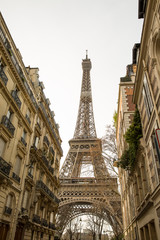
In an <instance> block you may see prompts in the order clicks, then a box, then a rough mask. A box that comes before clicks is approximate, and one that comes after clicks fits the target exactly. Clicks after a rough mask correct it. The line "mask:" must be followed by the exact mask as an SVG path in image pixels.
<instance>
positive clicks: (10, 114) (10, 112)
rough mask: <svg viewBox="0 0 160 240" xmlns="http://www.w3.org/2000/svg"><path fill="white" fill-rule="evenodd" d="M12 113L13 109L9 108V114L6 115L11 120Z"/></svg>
mask: <svg viewBox="0 0 160 240" xmlns="http://www.w3.org/2000/svg"><path fill="white" fill-rule="evenodd" d="M12 115H13V112H12V110H11V109H9V110H8V112H7V115H6V116H7V118H8V119H9V120H11V117H12Z"/></svg>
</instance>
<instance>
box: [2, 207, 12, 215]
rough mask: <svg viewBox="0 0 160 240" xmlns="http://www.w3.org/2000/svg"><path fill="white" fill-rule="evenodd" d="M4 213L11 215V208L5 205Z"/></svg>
mask: <svg viewBox="0 0 160 240" xmlns="http://www.w3.org/2000/svg"><path fill="white" fill-rule="evenodd" d="M4 213H5V214H7V215H11V213H12V208H10V207H7V206H5V209H4Z"/></svg>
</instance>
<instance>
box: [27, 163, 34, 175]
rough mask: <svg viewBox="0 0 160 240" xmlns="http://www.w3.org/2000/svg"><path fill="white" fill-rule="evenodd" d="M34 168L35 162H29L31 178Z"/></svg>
mask: <svg viewBox="0 0 160 240" xmlns="http://www.w3.org/2000/svg"><path fill="white" fill-rule="evenodd" d="M33 170H34V164H33V162H31V163H30V164H29V168H28V175H29V176H30V177H31V178H33Z"/></svg>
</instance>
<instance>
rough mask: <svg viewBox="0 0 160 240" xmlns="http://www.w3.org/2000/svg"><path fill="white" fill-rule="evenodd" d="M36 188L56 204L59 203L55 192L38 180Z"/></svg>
mask: <svg viewBox="0 0 160 240" xmlns="http://www.w3.org/2000/svg"><path fill="white" fill-rule="evenodd" d="M36 187H37V188H40V189H42V190H43V191H44V192H45V193H46V194H47V195H48V196H49V197H51V198H52V199H53V200H54V202H56V203H59V199H58V198H57V197H56V196H55V195H54V194H53V192H52V191H51V190H50V189H49V188H48V187H47V186H46V184H44V183H43V182H42V181H41V180H38V181H37V183H36Z"/></svg>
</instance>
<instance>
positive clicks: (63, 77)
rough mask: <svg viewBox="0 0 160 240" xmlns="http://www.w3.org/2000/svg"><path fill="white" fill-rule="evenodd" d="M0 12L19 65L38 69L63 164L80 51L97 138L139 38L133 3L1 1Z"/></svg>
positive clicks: (75, 102)
mask: <svg viewBox="0 0 160 240" xmlns="http://www.w3.org/2000/svg"><path fill="white" fill-rule="evenodd" d="M0 11H1V13H2V15H3V17H4V20H5V22H6V24H7V26H8V28H9V30H10V33H11V35H12V37H13V40H14V42H15V44H16V46H17V48H18V49H19V50H20V52H21V54H22V57H23V61H24V64H25V66H29V65H30V67H38V68H39V79H40V81H43V83H44V85H45V90H44V92H45V95H46V97H47V98H49V99H50V102H51V110H53V111H54V112H55V120H56V122H57V123H58V124H59V126H60V129H59V131H60V136H61V138H62V141H63V143H62V148H63V152H64V156H63V158H62V162H63V161H64V159H65V157H66V155H67V152H68V150H69V145H68V141H69V140H70V139H71V138H72V137H73V134H74V130H75V125H76V120H77V114H78V107H79V100H80V90H81V81H82V67H81V62H82V59H84V58H85V54H86V53H85V52H86V49H87V50H88V56H89V58H90V59H91V62H92V70H91V84H92V98H93V109H94V118H95V124H96V130H97V137H99V138H101V137H102V136H103V135H104V134H105V126H106V125H107V124H112V119H113V113H114V111H115V110H116V109H117V100H118V88H119V79H120V77H123V76H125V74H126V66H127V65H128V64H130V63H132V48H133V45H134V44H135V43H139V42H140V39H141V31H142V23H143V20H142V19H138V0H14V1H11V0H1V3H0Z"/></svg>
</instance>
